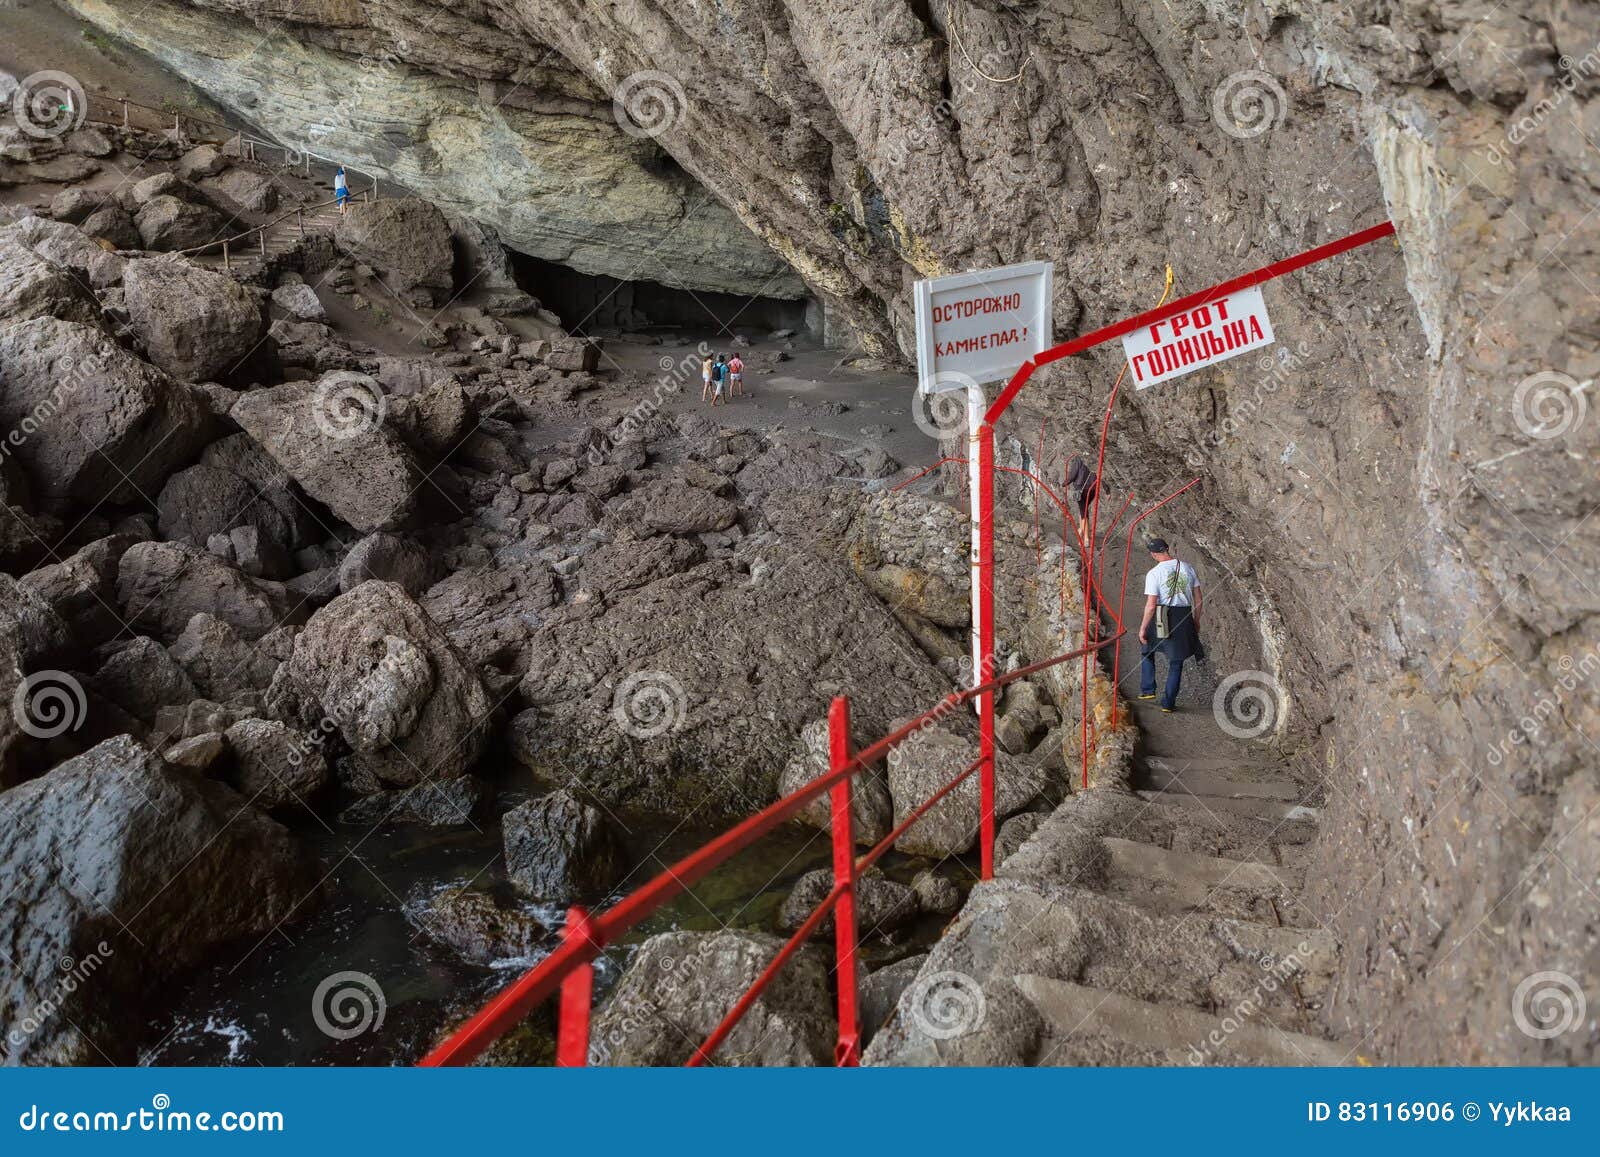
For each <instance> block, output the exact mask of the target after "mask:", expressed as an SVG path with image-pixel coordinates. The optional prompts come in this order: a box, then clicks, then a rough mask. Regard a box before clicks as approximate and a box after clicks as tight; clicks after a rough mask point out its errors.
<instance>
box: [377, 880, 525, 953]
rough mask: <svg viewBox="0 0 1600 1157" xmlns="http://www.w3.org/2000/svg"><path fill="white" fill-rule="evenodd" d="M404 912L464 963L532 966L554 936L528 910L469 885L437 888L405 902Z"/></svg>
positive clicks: (419, 928)
mask: <svg viewBox="0 0 1600 1157" xmlns="http://www.w3.org/2000/svg"><path fill="white" fill-rule="evenodd" d="M406 916H407V918H408V919H409V920H410V921H411V923H412V924H413V925H415V927H416V929H417V931H419V932H421V933H422V934H423V935H424V936H426V937H427V938H428V939H429V940H431V941H433V942H434V943H435V944H439V945H442V946H443V947H445V948H448V949H450V951H452V952H454V953H455V954H456V955H457V956H459V957H461V959H463V960H465V961H467V962H468V963H469V964H480V965H489V964H497V963H503V962H507V961H526V962H528V963H529V964H531V963H532V962H533V960H534V959H535V958H536V957H537V956H539V955H540V954H541V953H542V952H543V950H545V949H547V948H548V947H549V946H550V943H551V941H552V940H553V939H554V936H553V934H552V933H551V931H550V930H549V929H548V928H546V927H545V926H544V924H543V923H542V922H541V921H540V920H539V918H538V917H537V916H535V915H534V914H533V913H532V912H528V911H526V910H524V909H522V908H514V907H512V906H510V905H508V904H504V903H501V902H500V901H499V900H497V899H495V897H493V896H491V895H489V894H488V893H487V892H478V891H474V890H473V889H471V888H443V889H440V890H439V891H438V892H435V893H434V894H433V895H431V896H428V897H427V898H426V899H425V900H422V901H420V902H415V903H413V904H411V905H408V909H407V912H406Z"/></svg>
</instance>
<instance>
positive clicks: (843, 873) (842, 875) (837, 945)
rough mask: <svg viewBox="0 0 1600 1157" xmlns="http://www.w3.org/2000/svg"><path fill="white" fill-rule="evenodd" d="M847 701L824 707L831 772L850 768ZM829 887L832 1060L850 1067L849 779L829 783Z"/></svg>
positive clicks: (852, 889)
mask: <svg viewBox="0 0 1600 1157" xmlns="http://www.w3.org/2000/svg"><path fill="white" fill-rule="evenodd" d="M854 757H855V752H854V751H853V750H851V743H850V700H849V699H847V698H846V697H845V696H843V695H840V696H838V697H837V698H836V699H834V701H833V703H832V705H831V706H830V707H829V708H828V763H829V766H830V767H831V768H832V770H834V771H842V770H843V769H844V768H846V767H848V766H850V761H851V760H852V759H853V758H854ZM830 803H831V804H832V807H833V814H832V817H831V818H832V823H831V824H830V825H829V826H830V828H831V830H832V832H833V887H834V890H835V891H836V892H838V893H839V902H838V904H837V905H835V907H834V910H833V930H834V951H835V954H836V957H837V968H836V970H835V979H836V980H837V981H838V985H839V1043H838V1044H837V1045H835V1046H834V1050H833V1063H834V1064H836V1065H840V1066H842V1067H845V1068H854V1067H855V1066H856V1065H858V1064H860V1063H861V1018H860V1016H859V1015H858V1013H857V1009H856V996H857V993H856V845H855V834H854V832H852V831H851V825H850V777H849V776H845V777H844V778H843V779H841V780H840V781H839V782H838V783H836V784H834V785H833V789H832V791H831V793H830Z"/></svg>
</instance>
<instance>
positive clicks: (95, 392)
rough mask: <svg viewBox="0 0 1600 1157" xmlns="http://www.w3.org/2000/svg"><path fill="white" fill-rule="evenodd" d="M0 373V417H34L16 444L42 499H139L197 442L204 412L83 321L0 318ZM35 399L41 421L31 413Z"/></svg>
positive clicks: (189, 455) (192, 452)
mask: <svg viewBox="0 0 1600 1157" xmlns="http://www.w3.org/2000/svg"><path fill="white" fill-rule="evenodd" d="M3 264H4V263H3V262H0V265H3ZM0 381H4V382H5V389H3V390H0V422H3V423H5V424H7V425H10V426H13V427H16V426H19V425H20V424H21V423H22V422H23V421H24V420H25V419H28V420H30V424H33V425H36V426H37V429H36V430H35V432H34V433H33V434H32V436H31V437H29V438H28V439H26V440H25V441H24V442H23V443H22V444H21V445H20V446H18V447H17V448H16V454H17V457H18V458H19V459H21V460H22V462H23V463H24V464H25V465H26V466H27V467H28V470H29V473H30V474H31V475H32V477H33V480H34V483H35V487H36V496H37V497H38V499H39V500H40V502H41V503H43V504H45V505H46V506H47V507H48V506H49V505H50V504H57V505H59V504H63V503H67V502H71V501H76V502H79V503H83V504H85V505H89V506H94V505H97V504H99V503H101V502H111V503H130V502H138V501H143V498H144V495H146V494H154V493H156V492H157V491H159V490H160V488H161V484H162V483H163V482H164V481H165V480H166V478H167V476H168V475H169V474H171V473H172V472H173V470H175V469H177V468H178V467H179V466H182V465H185V464H187V463H188V462H191V461H193V460H194V458H195V456H196V455H197V454H198V453H199V451H200V447H201V446H202V445H203V444H204V440H205V434H206V431H207V426H208V424H209V420H208V419H207V417H206V415H205V412H204V411H203V410H202V409H201V407H200V404H199V403H198V402H196V401H195V400H194V398H193V397H192V396H191V395H190V394H189V392H188V391H187V390H185V389H184V388H183V387H182V386H181V385H179V384H178V383H177V382H174V381H173V380H172V379H171V378H170V377H168V376H167V375H166V374H164V373H162V372H161V371H160V370H158V369H156V368H155V367H154V366H151V365H148V364H147V363H145V362H142V361H140V360H139V359H138V358H136V357H134V356H133V355H132V354H130V353H128V352H127V351H126V350H124V349H122V348H121V347H120V346H118V345H117V344H116V343H115V342H114V341H112V340H111V338H110V337H109V336H108V335H107V334H105V333H104V332H102V331H101V330H99V329H96V328H93V327H91V326H87V325H80V324H77V323H75V322H69V321H59V320H56V319H54V318H36V319H34V320H33V321H26V322H22V323H21V324H19V325H9V326H5V327H4V328H0ZM41 405H48V406H50V407H53V409H52V410H51V420H50V421H48V422H43V423H40V422H37V420H36V419H33V417H32V416H33V415H34V414H36V413H37V412H39V408H40V406H41Z"/></svg>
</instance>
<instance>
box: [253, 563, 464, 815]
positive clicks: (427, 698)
mask: <svg viewBox="0 0 1600 1157" xmlns="http://www.w3.org/2000/svg"><path fill="white" fill-rule="evenodd" d="M271 694H272V696H274V697H278V698H279V704H278V706H279V710H281V711H286V712H292V713H293V714H294V715H295V717H297V718H298V719H299V720H300V723H301V726H303V727H305V728H307V729H313V728H317V727H318V726H319V725H320V724H321V723H322V721H324V720H331V721H332V722H333V723H334V724H336V725H337V729H338V732H339V734H340V735H341V736H342V737H343V738H344V741H345V742H346V743H347V744H349V746H350V748H351V753H352V754H351V756H350V761H351V763H352V770H353V771H354V773H355V774H356V775H357V776H358V777H359V778H363V779H369V780H371V781H374V782H375V783H377V784H391V785H395V786H400V787H409V786H411V785H412V784H415V783H419V782H428V781H441V780H447V779H453V778H455V777H456V776H459V775H464V774H466V772H467V771H468V770H470V769H471V767H472V766H473V764H475V763H476V762H477V761H478V757H479V756H480V755H482V754H483V749H484V747H485V745H486V744H487V743H488V739H489V728H490V723H491V719H492V716H493V713H494V703H493V702H492V701H491V700H490V698H489V694H488V692H487V691H486V690H485V689H484V686H483V682H482V680H481V679H480V678H479V677H478V673H477V671H476V670H475V669H474V668H473V667H471V666H470V665H469V664H468V663H467V660H466V658H465V656H463V655H462V654H461V652H460V651H459V650H457V649H456V647H455V646H454V645H453V644H452V643H451V642H450V640H449V638H448V637H447V636H446V635H445V633H444V632H443V631H442V630H441V629H440V628H439V626H438V625H437V624H436V623H435V622H434V621H433V620H432V619H431V618H430V617H429V616H428V614H427V612H426V611H424V610H423V609H422V608H421V607H419V606H418V605H417V604H416V602H415V601H414V600H413V599H412V598H411V597H410V596H409V595H407V594H406V593H405V591H404V590H403V589H402V588H400V587H399V586H397V585H395V584H394V583H386V582H376V581H373V582H366V583H363V584H362V585H361V586H359V587H357V588H356V589H355V590H353V591H350V592H349V593H348V594H343V595H340V596H339V597H338V598H336V599H334V600H333V601H332V602H331V603H329V604H328V605H327V606H325V607H323V608H322V609H321V610H319V611H318V612H317V613H316V614H315V615H313V616H312V617H311V621H310V622H309V623H307V624H306V626H305V629H304V630H302V631H301V632H300V633H299V634H298V635H297V636H296V637H295V642H294V652H293V654H292V655H291V656H290V658H289V660H288V662H287V663H285V664H284V666H283V667H282V668H280V670H279V672H278V676H277V678H276V679H275V680H274V682H273V687H272V693H271Z"/></svg>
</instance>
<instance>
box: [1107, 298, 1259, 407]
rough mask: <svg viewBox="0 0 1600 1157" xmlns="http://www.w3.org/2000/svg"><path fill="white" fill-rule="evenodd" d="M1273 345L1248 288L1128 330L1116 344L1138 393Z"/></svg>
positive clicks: (1255, 299)
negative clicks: (1152, 323) (1120, 347)
mask: <svg viewBox="0 0 1600 1157" xmlns="http://www.w3.org/2000/svg"><path fill="white" fill-rule="evenodd" d="M1274 340H1275V339H1274V338H1273V336H1272V321H1271V319H1270V318H1268V317H1267V303H1266V302H1265V301H1264V300H1263V299H1262V297H1261V288H1260V287H1259V286H1252V287H1251V288H1249V289H1241V290H1240V291H1239V292H1238V293H1230V294H1229V295H1228V296H1227V297H1219V298H1217V299H1216V300H1215V301H1208V302H1206V304H1204V305H1201V306H1197V307H1196V308H1194V309H1190V310H1185V311H1184V312H1183V313H1175V314H1173V315H1172V316H1171V317H1168V318H1163V319H1162V320H1161V321H1158V322H1156V323H1155V324H1154V325H1147V326H1144V327H1143V328H1141V329H1136V330H1134V331H1133V332H1132V333H1130V334H1129V335H1128V336H1127V337H1125V338H1123V339H1122V352H1123V353H1125V354H1127V355H1128V368H1129V369H1131V370H1132V371H1133V382H1134V385H1136V386H1137V387H1138V388H1139V389H1141V390H1144V389H1149V388H1150V387H1151V386H1154V385H1158V384H1160V383H1161V382H1166V381H1171V380H1172V379H1173V378H1181V377H1182V376H1183V375H1184V374H1189V373H1193V372H1194V371H1195V370H1203V369H1205V368H1206V367H1207V366H1214V365H1216V364H1217V363H1218V362H1225V361H1227V360H1228V359H1229V358H1234V357H1238V356H1239V355H1240V354H1242V353H1248V352H1250V351H1251V350H1254V349H1260V348H1261V347H1262V346H1267V345H1271V344H1272V343H1273V341H1274Z"/></svg>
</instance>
